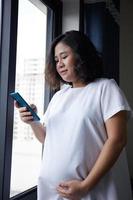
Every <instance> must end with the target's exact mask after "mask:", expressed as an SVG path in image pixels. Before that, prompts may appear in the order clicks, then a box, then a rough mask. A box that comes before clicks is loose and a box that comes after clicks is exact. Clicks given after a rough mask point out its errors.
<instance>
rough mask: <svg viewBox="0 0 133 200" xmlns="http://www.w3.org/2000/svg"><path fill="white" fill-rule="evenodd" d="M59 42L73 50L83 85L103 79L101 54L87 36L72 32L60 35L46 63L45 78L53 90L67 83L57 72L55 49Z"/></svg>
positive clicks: (77, 71)
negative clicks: (62, 83) (61, 83)
mask: <svg viewBox="0 0 133 200" xmlns="http://www.w3.org/2000/svg"><path fill="white" fill-rule="evenodd" d="M59 42H62V43H64V44H66V45H68V46H69V47H70V48H71V49H72V50H73V52H74V54H75V58H76V63H77V64H76V66H75V72H76V75H77V76H78V78H79V79H80V80H81V81H82V82H83V83H89V82H92V81H94V80H95V79H96V78H101V77H102V72H103V71H102V67H103V62H102V58H101V55H100V53H99V52H98V51H97V50H96V48H95V47H94V45H93V44H92V42H91V41H90V40H89V38H88V37H87V35H85V34H83V33H81V32H79V31H75V30H72V31H68V32H66V33H64V34H62V35H59V36H58V37H57V38H55V40H54V41H53V43H52V45H51V49H50V52H49V55H48V58H47V62H46V68H45V78H46V81H48V83H49V84H50V85H51V86H52V87H53V88H58V87H59V86H60V82H64V83H65V81H64V80H63V79H62V78H61V77H60V75H59V74H58V73H57V71H56V63H55V59H54V54H55V47H56V45H57V44H58V43H59ZM69 84H71V83H69Z"/></svg>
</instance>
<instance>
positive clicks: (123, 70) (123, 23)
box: [120, 0, 133, 178]
mask: <svg viewBox="0 0 133 200" xmlns="http://www.w3.org/2000/svg"><path fill="white" fill-rule="evenodd" d="M120 86H121V88H122V89H123V90H124V92H125V94H126V96H127V98H128V100H129V103H130V105H131V107H132V108H133V1H132V0H121V5H120ZM132 152H133V121H130V122H129V126H128V144H127V156H128V163H129V170H130V174H131V176H132V178H133V156H132Z"/></svg>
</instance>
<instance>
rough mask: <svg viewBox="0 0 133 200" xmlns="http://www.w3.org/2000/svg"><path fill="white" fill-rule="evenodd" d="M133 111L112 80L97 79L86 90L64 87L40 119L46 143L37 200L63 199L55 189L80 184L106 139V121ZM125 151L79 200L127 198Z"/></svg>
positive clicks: (128, 193) (129, 115) (129, 197)
mask: <svg viewBox="0 0 133 200" xmlns="http://www.w3.org/2000/svg"><path fill="white" fill-rule="evenodd" d="M121 110H127V111H128V117H131V115H132V111H131V108H130V106H129V104H128V102H127V100H126V98H125V96H124V94H123V92H122V91H121V89H120V88H119V87H118V85H117V84H116V82H115V81H114V80H113V79H97V80H96V81H94V82H92V83H89V84H88V85H86V86H85V87H81V88H72V87H71V86H68V87H65V88H63V89H61V90H60V91H58V92H57V93H56V94H55V95H54V96H53V98H52V100H51V102H50V103H49V106H48V109H47V111H46V113H45V115H44V122H45V126H46V139H45V143H44V152H43V160H42V165H41V170H40V176H39V179H38V200H64V199H65V198H62V197H60V196H59V194H58V193H57V191H56V187H57V186H58V184H59V183H61V182H62V181H68V180H73V179H77V180H83V179H85V178H86V177H87V175H88V174H89V172H90V170H91V169H92V167H93V166H94V163H95V162H96V160H97V158H98V156H99V154H100V151H101V149H102V147H103V145H104V143H105V141H106V139H107V135H106V130H105V125H104V123H105V122H106V120H107V119H109V118H110V117H112V116H113V115H114V114H116V113H117V112H119V111H121ZM131 199H132V197H131V188H130V182H129V174H128V167H127V161H126V156H125V151H124V150H123V152H122V153H121V155H120V157H119V159H118V160H117V162H116V163H115V165H114V166H113V167H112V169H111V170H110V171H109V172H108V173H107V174H106V175H105V176H104V177H103V178H102V179H101V181H100V182H99V183H98V184H97V185H96V186H95V188H94V189H93V190H92V191H91V192H88V194H87V195H86V196H85V197H84V198H82V199H81V200H131Z"/></svg>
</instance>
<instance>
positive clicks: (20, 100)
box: [10, 92, 40, 121]
mask: <svg viewBox="0 0 133 200" xmlns="http://www.w3.org/2000/svg"><path fill="white" fill-rule="evenodd" d="M10 96H11V97H12V98H13V99H14V100H16V101H17V103H18V105H19V106H20V107H26V108H27V110H28V111H30V112H31V114H32V116H33V120H34V121H39V120H40V118H39V117H38V115H37V114H36V112H35V111H34V110H33V109H32V108H31V106H29V104H28V103H27V102H26V101H25V100H24V99H23V97H22V96H21V95H20V94H19V93H18V92H12V93H10Z"/></svg>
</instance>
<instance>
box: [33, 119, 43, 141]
mask: <svg viewBox="0 0 133 200" xmlns="http://www.w3.org/2000/svg"><path fill="white" fill-rule="evenodd" d="M30 126H31V128H32V130H33V133H34V135H35V136H36V138H37V139H38V140H39V142H41V143H42V144H43V143H44V140H45V136H46V128H45V127H44V126H43V125H42V124H41V123H40V122H34V121H33V122H31V123H30Z"/></svg>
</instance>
